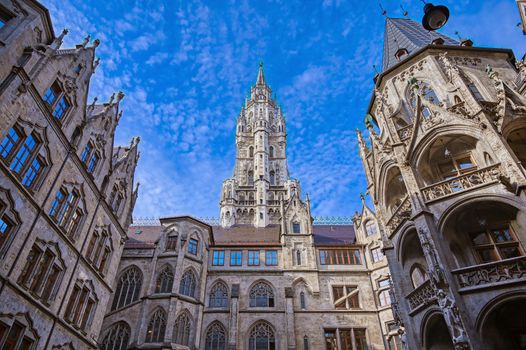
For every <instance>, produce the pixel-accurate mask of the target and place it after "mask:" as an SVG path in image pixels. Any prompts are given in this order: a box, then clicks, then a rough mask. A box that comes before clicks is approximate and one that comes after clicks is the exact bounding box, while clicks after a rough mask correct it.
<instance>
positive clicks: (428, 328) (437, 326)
mask: <svg viewBox="0 0 526 350" xmlns="http://www.w3.org/2000/svg"><path fill="white" fill-rule="evenodd" d="M424 349H425V350H454V349H455V346H454V345H453V341H452V340H451V335H450V334H449V330H448V328H447V324H446V321H444V317H443V316H442V314H440V313H438V312H437V313H434V314H433V315H431V316H430V317H429V319H428V320H427V322H426V325H425V328H424Z"/></svg>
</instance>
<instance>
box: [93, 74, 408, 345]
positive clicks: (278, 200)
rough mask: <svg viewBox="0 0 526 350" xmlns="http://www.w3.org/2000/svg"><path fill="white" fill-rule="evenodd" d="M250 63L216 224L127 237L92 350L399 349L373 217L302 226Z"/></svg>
mask: <svg viewBox="0 0 526 350" xmlns="http://www.w3.org/2000/svg"><path fill="white" fill-rule="evenodd" d="M271 96H272V95H271V90H270V87H269V86H268V85H267V84H266V82H265V79H264V76H263V69H262V67H261V66H260V68H259V72H258V76H257V79H256V84H255V86H253V87H252V89H251V96H250V97H249V98H248V99H247V101H246V102H245V104H244V106H243V108H242V110H241V113H240V115H239V119H238V122H237V128H236V145H237V157H236V165H235V169H234V175H233V177H232V178H230V179H227V180H226V181H225V182H224V184H223V191H222V194H221V199H220V207H221V226H209V225H207V224H206V223H203V222H201V221H199V220H196V219H194V218H191V217H169V218H162V219H160V224H159V225H154V226H133V227H131V228H130V230H129V233H128V236H129V237H130V239H129V240H128V241H127V242H126V245H125V249H124V253H123V256H122V260H121V264H120V266H119V271H118V274H117V286H116V291H115V293H114V294H113V296H112V298H111V299H112V300H111V308H110V309H109V310H108V314H107V315H106V317H105V319H104V326H103V329H104V331H103V332H102V334H101V336H100V342H101V348H102V349H112V350H113V349H121V348H125V347H129V348H132V349H210V350H211V349H290V350H292V349H331V350H339V349H342V350H343V349H353V350H357V349H385V348H388V342H390V343H391V344H392V349H397V348H400V345H401V344H400V340H399V338H398V336H397V333H396V329H395V328H394V327H396V325H395V324H394V321H393V316H392V312H391V308H390V294H389V289H390V279H389V270H388V268H387V264H386V259H385V258H384V256H383V254H382V253H381V250H380V234H379V232H380V231H379V230H378V226H377V223H376V217H375V215H374V213H373V212H372V211H371V210H370V209H369V208H367V207H365V206H364V210H363V212H362V213H361V214H360V215H357V216H356V220H355V222H354V225H353V224H347V225H333V226H331V225H313V223H312V218H311V214H310V202H309V199H308V197H307V198H306V200H303V197H302V195H301V188H300V183H299V181H297V180H292V179H290V178H289V175H288V169H287V158H286V153H285V144H286V129H285V119H284V117H283V114H282V112H281V108H280V107H279V106H277V105H276V101H275V100H273V99H272V98H271Z"/></svg>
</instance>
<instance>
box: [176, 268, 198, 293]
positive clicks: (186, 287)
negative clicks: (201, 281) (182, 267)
mask: <svg viewBox="0 0 526 350" xmlns="http://www.w3.org/2000/svg"><path fill="white" fill-rule="evenodd" d="M194 293H195V276H194V274H193V272H192V271H190V270H188V271H186V272H185V273H184V275H183V278H181V285H180V286H179V294H182V295H186V296H189V297H192V298H193V297H194Z"/></svg>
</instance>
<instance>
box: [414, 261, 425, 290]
mask: <svg viewBox="0 0 526 350" xmlns="http://www.w3.org/2000/svg"><path fill="white" fill-rule="evenodd" d="M426 280H427V273H426V272H425V271H424V269H422V268H421V267H420V266H419V265H415V266H413V268H412V269H411V281H412V282H413V287H415V288H417V287H418V286H420V285H422V284H423V283H424V282H425V281H426Z"/></svg>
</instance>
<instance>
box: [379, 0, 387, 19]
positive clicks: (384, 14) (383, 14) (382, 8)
mask: <svg viewBox="0 0 526 350" xmlns="http://www.w3.org/2000/svg"><path fill="white" fill-rule="evenodd" d="M378 6H380V10H382V16H385V17H387V10H386V9H384V7H383V6H382V3H381V2H380V1H379V2H378Z"/></svg>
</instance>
